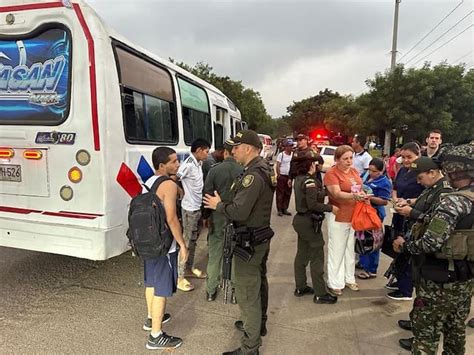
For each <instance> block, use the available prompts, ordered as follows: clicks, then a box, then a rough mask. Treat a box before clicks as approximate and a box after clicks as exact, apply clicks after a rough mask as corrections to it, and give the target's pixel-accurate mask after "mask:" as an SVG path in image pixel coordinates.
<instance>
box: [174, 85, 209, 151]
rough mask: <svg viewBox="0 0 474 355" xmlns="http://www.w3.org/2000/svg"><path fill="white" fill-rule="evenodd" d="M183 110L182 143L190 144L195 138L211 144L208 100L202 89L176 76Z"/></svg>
mask: <svg viewBox="0 0 474 355" xmlns="http://www.w3.org/2000/svg"><path fill="white" fill-rule="evenodd" d="M178 84H179V92H180V95H181V104H182V109H183V110H182V111H183V128H184V143H186V144H187V145H191V144H192V142H193V141H194V140H195V139H196V138H204V139H205V140H207V141H208V142H209V143H210V144H212V125H211V114H210V109H209V101H208V98H207V94H206V92H205V91H204V89H202V88H200V87H198V86H196V85H194V84H191V83H190V82H188V81H185V80H183V79H181V78H178Z"/></svg>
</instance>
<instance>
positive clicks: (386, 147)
mask: <svg viewBox="0 0 474 355" xmlns="http://www.w3.org/2000/svg"><path fill="white" fill-rule="evenodd" d="M401 2H402V0H395V14H394V16H393V39H392V59H391V62H390V70H392V71H393V70H394V69H395V67H396V65H397V35H398V7H399V4H400V3H401ZM391 141H392V129H391V127H387V128H386V129H385V142H384V152H385V153H387V154H388V155H390V153H391V152H390V145H391V144H390V143H391Z"/></svg>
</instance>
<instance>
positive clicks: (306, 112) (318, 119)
mask: <svg viewBox="0 0 474 355" xmlns="http://www.w3.org/2000/svg"><path fill="white" fill-rule="evenodd" d="M340 97H341V95H339V93H338V92H332V91H331V90H329V89H325V90H324V91H320V92H319V93H318V94H317V95H315V96H311V97H309V98H307V99H303V100H301V101H297V102H293V104H292V105H290V106H288V107H287V109H286V110H287V112H288V118H286V120H288V124H289V125H290V127H291V129H292V130H293V131H294V132H305V133H309V132H310V131H311V130H312V129H314V128H318V127H322V126H324V120H325V118H326V115H327V111H325V105H326V104H328V103H329V102H330V101H332V100H334V99H338V98H340Z"/></svg>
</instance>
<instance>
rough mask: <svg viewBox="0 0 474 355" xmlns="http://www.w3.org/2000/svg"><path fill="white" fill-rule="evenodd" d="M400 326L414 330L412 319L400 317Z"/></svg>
mask: <svg viewBox="0 0 474 355" xmlns="http://www.w3.org/2000/svg"><path fill="white" fill-rule="evenodd" d="M398 326H399V327H400V328H402V329H404V330H412V329H413V326H412V324H411V320H404V319H400V320H399V321H398Z"/></svg>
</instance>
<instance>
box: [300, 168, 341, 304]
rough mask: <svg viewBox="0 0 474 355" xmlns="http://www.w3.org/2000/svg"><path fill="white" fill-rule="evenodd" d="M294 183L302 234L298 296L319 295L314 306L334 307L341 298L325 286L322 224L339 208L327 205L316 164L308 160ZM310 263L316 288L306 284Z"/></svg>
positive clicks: (315, 298)
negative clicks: (325, 217) (338, 298)
mask: <svg viewBox="0 0 474 355" xmlns="http://www.w3.org/2000/svg"><path fill="white" fill-rule="evenodd" d="M296 173H297V176H296V179H295V183H294V188H295V205H296V211H297V214H296V216H295V217H294V219H293V228H294V229H295V232H296V233H297V234H298V245H297V252H296V256H295V262H294V268H295V283H296V289H295V292H294V295H295V296H296V297H301V296H304V295H306V294H315V296H314V299H313V301H314V303H319V304H334V303H336V302H337V297H335V296H333V295H331V294H329V293H328V292H327V291H326V283H325V282H324V277H323V276H324V240H323V233H322V228H321V226H322V223H323V219H324V212H332V213H334V214H336V213H337V211H338V208H337V207H336V206H331V205H329V204H325V203H324V197H325V192H324V188H323V185H322V183H321V182H320V181H319V180H318V179H316V176H315V174H316V164H315V163H314V162H313V161H311V160H306V161H305V162H304V163H302V164H299V167H298V170H297V172H296ZM308 263H310V271H311V281H312V284H313V287H314V289H313V288H312V287H310V286H308V285H307V283H306V266H307V265H308Z"/></svg>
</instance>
